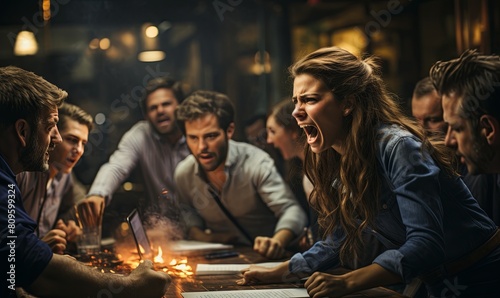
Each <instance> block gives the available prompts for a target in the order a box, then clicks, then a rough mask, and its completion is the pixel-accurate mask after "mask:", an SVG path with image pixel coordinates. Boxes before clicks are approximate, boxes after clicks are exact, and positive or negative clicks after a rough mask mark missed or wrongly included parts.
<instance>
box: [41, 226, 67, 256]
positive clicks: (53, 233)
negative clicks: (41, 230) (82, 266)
mask: <svg viewBox="0 0 500 298" xmlns="http://www.w3.org/2000/svg"><path fill="white" fill-rule="evenodd" d="M42 241H43V242H45V243H47V244H48V245H49V246H50V249H51V250H52V252H53V253H55V254H60V255H62V254H63V253H64V250H66V244H67V242H66V232H64V231H63V230H60V229H53V230H50V231H49V232H48V233H47V234H45V236H43V237H42Z"/></svg>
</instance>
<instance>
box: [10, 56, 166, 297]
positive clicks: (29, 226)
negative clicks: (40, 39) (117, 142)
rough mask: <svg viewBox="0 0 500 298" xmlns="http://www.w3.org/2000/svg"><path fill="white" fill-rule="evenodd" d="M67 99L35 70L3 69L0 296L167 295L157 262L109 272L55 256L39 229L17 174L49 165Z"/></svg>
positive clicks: (65, 95) (58, 135)
mask: <svg viewBox="0 0 500 298" xmlns="http://www.w3.org/2000/svg"><path fill="white" fill-rule="evenodd" d="M66 97H67V93H66V91H63V90H61V89H59V88H58V87H57V86H54V85H53V84H51V83H49V82H47V81H46V80H44V79H43V78H41V77H39V76H37V75H35V74H34V73H32V72H28V71H25V70H23V69H20V68H17V67H13V66H8V67H0V139H1V140H2V142H0V268H1V270H2V273H0V297H2V298H6V297H16V296H17V295H16V291H17V289H18V288H20V287H22V288H24V289H25V290H27V291H28V292H29V293H31V294H33V295H35V296H40V297H61V296H63V295H65V296H70V297H82V298H83V297H96V296H100V295H102V293H103V291H104V290H106V291H107V289H109V288H111V287H112V289H114V292H113V293H114V294H115V295H114V297H130V298H132V297H161V296H162V295H163V294H164V293H165V291H166V288H167V287H168V285H169V282H170V279H169V277H168V275H167V274H164V273H160V272H155V271H154V270H152V263H151V261H146V262H144V263H143V264H141V265H139V267H138V268H137V269H136V270H134V271H133V272H132V273H131V274H130V275H129V276H126V277H123V276H115V275H113V274H104V273H101V272H100V271H97V270H94V269H92V268H90V267H87V266H85V265H83V264H82V263H79V262H77V261H75V260H74V259H72V258H68V257H66V256H61V255H57V254H53V253H52V251H51V249H50V247H49V246H48V245H47V244H46V243H44V242H42V241H41V240H40V239H39V238H38V237H37V236H36V235H35V233H34V231H35V228H36V223H35V222H34V221H33V220H32V219H31V218H30V217H29V215H28V214H27V212H26V210H25V209H24V207H23V203H22V198H21V193H20V191H19V187H18V185H17V182H16V177H15V175H16V174H19V173H20V172H22V171H46V170H48V169H49V164H48V161H49V152H50V151H51V150H53V149H54V146H55V144H58V143H61V136H60V134H59V131H58V129H57V126H56V125H57V122H58V121H59V115H58V106H60V105H61V103H62V102H63V101H64V100H65V99H66Z"/></svg>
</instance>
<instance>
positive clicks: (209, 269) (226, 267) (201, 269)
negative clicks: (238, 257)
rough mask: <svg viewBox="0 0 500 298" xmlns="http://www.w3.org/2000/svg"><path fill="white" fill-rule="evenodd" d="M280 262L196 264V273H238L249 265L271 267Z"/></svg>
mask: <svg viewBox="0 0 500 298" xmlns="http://www.w3.org/2000/svg"><path fill="white" fill-rule="evenodd" d="M281 263H282V262H266V263H258V264H198V265H197V266H196V271H195V274H196V275H229V274H238V273H240V271H241V270H243V269H245V268H248V267H250V266H251V265H256V266H262V267H267V268H272V267H276V266H278V265H280V264H281Z"/></svg>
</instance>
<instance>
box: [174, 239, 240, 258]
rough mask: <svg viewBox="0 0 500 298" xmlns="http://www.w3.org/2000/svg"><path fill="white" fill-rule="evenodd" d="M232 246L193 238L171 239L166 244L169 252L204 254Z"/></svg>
mask: <svg viewBox="0 0 500 298" xmlns="http://www.w3.org/2000/svg"><path fill="white" fill-rule="evenodd" d="M231 248H233V246H232V245H230V244H222V243H212V242H202V241H193V240H178V241H172V242H170V243H169V245H168V250H169V251H170V253H175V254H186V255H190V254H204V253H209V252H213V251H219V250H227V249H231Z"/></svg>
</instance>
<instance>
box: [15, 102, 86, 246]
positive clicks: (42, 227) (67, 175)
mask: <svg viewBox="0 0 500 298" xmlns="http://www.w3.org/2000/svg"><path fill="white" fill-rule="evenodd" d="M57 127H58V129H59V133H60V134H61V137H62V142H61V143H60V144H59V145H57V146H56V147H55V149H54V150H52V151H51V152H50V154H49V155H50V158H49V170H48V171H43V172H22V173H20V174H18V175H17V177H16V180H17V183H18V185H19V189H20V190H21V193H22V194H23V204H24V208H25V209H26V211H27V212H28V213H29V215H30V216H31V218H32V219H33V220H35V221H36V222H37V224H38V227H37V229H36V233H37V235H38V236H39V237H40V238H41V239H42V240H43V241H44V242H46V243H47V244H49V246H50V247H51V248H52V251H53V252H54V253H58V254H62V253H64V251H65V249H66V247H67V245H68V242H75V241H76V239H77V237H78V236H79V235H80V234H81V229H80V228H79V227H78V226H77V225H76V223H75V221H74V214H73V213H74V212H73V210H74V208H73V207H74V205H75V203H76V199H75V195H74V191H73V187H74V183H73V177H72V175H71V171H72V169H73V167H74V166H75V165H76V164H77V162H78V161H79V160H80V157H82V155H83V153H84V148H85V144H86V143H87V141H88V135H89V132H90V130H91V129H92V116H91V115H90V114H88V113H87V112H85V111H84V110H83V109H81V108H80V107H78V106H76V105H72V104H69V103H63V104H62V105H61V106H60V107H59V122H58V123H57Z"/></svg>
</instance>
